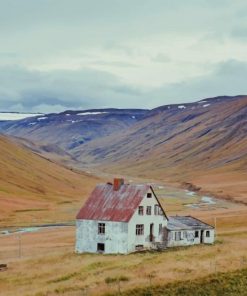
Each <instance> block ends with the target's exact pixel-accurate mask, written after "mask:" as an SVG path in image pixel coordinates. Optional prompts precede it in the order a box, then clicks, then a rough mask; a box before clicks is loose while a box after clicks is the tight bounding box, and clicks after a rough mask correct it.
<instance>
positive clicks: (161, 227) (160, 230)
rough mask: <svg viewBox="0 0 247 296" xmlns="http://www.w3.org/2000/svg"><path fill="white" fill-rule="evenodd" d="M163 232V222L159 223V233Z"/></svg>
mask: <svg viewBox="0 0 247 296" xmlns="http://www.w3.org/2000/svg"><path fill="white" fill-rule="evenodd" d="M162 234H163V225H162V223H160V224H159V235H162Z"/></svg>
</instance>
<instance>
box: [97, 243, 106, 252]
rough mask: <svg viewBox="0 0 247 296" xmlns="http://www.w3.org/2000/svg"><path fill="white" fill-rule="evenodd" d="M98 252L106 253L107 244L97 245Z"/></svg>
mask: <svg viewBox="0 0 247 296" xmlns="http://www.w3.org/2000/svg"><path fill="white" fill-rule="evenodd" d="M97 251H98V252H100V253H103V252H105V244H101V243H98V244H97Z"/></svg>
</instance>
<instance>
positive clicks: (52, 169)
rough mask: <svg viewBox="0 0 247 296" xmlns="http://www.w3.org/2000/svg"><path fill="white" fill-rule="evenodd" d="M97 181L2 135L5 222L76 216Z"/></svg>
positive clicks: (0, 194)
mask: <svg viewBox="0 0 247 296" xmlns="http://www.w3.org/2000/svg"><path fill="white" fill-rule="evenodd" d="M97 181H98V180H97V179H96V178H95V177H92V176H89V175H87V174H84V173H78V172H74V171H72V170H70V169H67V168H65V167H63V166H61V165H58V164H56V163H54V162H52V161H48V160H47V159H45V158H43V157H41V156H40V155H37V154H35V153H33V152H32V151H30V150H28V149H26V148H24V147H23V146H22V145H18V144H16V142H15V141H13V140H10V139H9V138H6V137H4V136H0V207H1V216H0V225H2V226H3V225H21V224H28V223H30V224H39V223H46V222H47V223H50V222H55V221H64V220H69V219H74V216H75V214H76V212H77V210H78V206H79V205H80V204H81V201H82V200H83V199H85V198H86V197H87V195H88V193H89V192H90V191H91V189H92V187H93V186H94V185H95V183H97ZM68 206H69V209H68ZM73 206H74V207H73Z"/></svg>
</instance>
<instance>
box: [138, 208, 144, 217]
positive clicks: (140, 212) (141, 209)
mask: <svg viewBox="0 0 247 296" xmlns="http://www.w3.org/2000/svg"><path fill="white" fill-rule="evenodd" d="M138 214H139V215H141V216H142V215H143V206H140V207H139V208H138Z"/></svg>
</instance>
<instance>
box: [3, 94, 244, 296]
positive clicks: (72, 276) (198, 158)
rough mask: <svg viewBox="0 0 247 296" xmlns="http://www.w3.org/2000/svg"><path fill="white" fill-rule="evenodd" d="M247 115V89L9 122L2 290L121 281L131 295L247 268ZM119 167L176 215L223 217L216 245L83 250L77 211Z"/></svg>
mask: <svg viewBox="0 0 247 296" xmlns="http://www.w3.org/2000/svg"><path fill="white" fill-rule="evenodd" d="M82 114H83V115H82ZM246 114H247V97H245V96H238V97H218V98H212V99H205V100H202V101H198V102H195V103H187V104H181V105H169V106H163V107H159V108H156V109H153V110H141V109H138V110H131V109H125V110H115V109H111V110H110V109H103V110H97V109H93V110H84V111H66V112H63V113H59V114H48V115H42V116H40V115H38V116H36V117H35V116H34V117H32V118H25V119H21V120H17V121H13V122H12V121H4V122H1V124H0V129H1V132H2V135H1V136H0V207H1V209H2V211H1V216H0V263H5V264H7V265H8V270H7V271H4V272H2V273H1V276H0V295H4V296H14V295H17V294H18V293H19V294H20V293H21V294H20V295H28V296H53V295H68V296H76V295H107V294H108V293H112V294H113V295H117V294H118V293H119V289H120V290H121V292H125V293H126V295H130V294H131V293H132V292H133V290H132V289H135V288H140V287H142V288H143V289H144V290H145V289H150V287H151V288H155V287H158V286H163V285H166V284H169V283H170V285H171V286H170V287H171V289H173V290H174V289H175V287H176V286H177V284H176V282H177V281H181V280H182V281H184V280H188V281H192V282H193V283H196V282H197V281H198V278H202V277H203V278H204V277H207V276H211V277H213V278H215V279H216V280H217V279H219V278H221V277H222V275H221V274H219V272H225V273H226V277H227V276H228V275H229V276H230V275H231V273H230V272H234V271H236V273H237V274H238V273H241V276H243V275H242V271H241V270H244V269H245V268H246V260H247V252H246V250H247V248H246V247H247V224H246V216H247V206H246V203H247V196H246V192H247V172H246V165H247V158H246V157H247V151H246V147H247V142H246V141H247V138H246V127H247V125H246V122H247V121H246V120H247V118H246ZM40 118H42V119H40ZM67 118H69V119H67ZM30 123H35V124H30ZM116 175H117V176H119V177H124V178H125V180H126V182H127V183H151V184H152V185H153V186H154V188H155V192H156V194H157V196H158V198H159V201H160V203H161V204H162V206H163V207H164V209H165V211H166V212H167V214H168V215H176V214H178V215H191V216H194V217H196V218H199V219H202V220H203V221H205V222H206V223H209V224H211V225H215V226H216V243H215V244H214V245H198V246H193V247H188V248H186V247H182V248H175V249H173V250H165V251H164V252H158V253H157V252H140V253H135V254H129V255H124V256H123V255H107V256H104V255H102V254H82V255H78V254H75V252H74V246H75V226H74V224H75V216H76V214H77V212H78V210H79V208H80V207H81V205H82V204H83V203H84V202H85V200H86V199H87V197H88V195H89V194H90V192H91V191H92V190H93V188H94V187H95V185H96V184H97V183H102V182H107V181H109V180H112V178H113V177H115V176H116ZM42 225H43V226H44V225H46V226H49V225H50V226H51V227H40V226H42ZM35 227H36V228H35ZM236 250H237V251H236ZM228 273H229V274H228ZM223 277H224V275H223ZM30 285H32V291H30ZM172 285H174V286H172ZM185 285H186V286H188V284H187V283H186V284H185ZM241 289H242V288H241ZM135 291H136V290H135ZM128 293H130V294H128ZM174 293H175V292H174ZM136 295H139V294H136ZM140 295H141V294H140ZM171 295H173V294H171ZM174 295H176V294H174Z"/></svg>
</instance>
